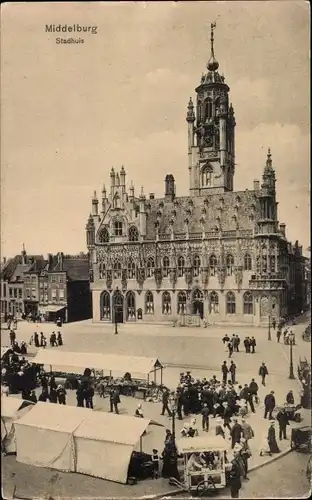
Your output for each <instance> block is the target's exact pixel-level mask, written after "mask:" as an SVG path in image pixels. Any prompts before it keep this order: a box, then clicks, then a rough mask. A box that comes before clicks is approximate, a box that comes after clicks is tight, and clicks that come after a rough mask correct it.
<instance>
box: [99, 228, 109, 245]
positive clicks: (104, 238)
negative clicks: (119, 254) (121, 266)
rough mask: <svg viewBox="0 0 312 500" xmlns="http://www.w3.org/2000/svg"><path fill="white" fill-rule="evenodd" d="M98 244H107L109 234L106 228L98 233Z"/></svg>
mask: <svg viewBox="0 0 312 500" xmlns="http://www.w3.org/2000/svg"><path fill="white" fill-rule="evenodd" d="M98 238H99V242H100V243H108V242H109V232H108V230H107V228H106V227H103V228H102V229H101V230H100V231H99V236H98Z"/></svg>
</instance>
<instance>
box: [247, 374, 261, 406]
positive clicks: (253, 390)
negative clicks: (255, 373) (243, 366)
mask: <svg viewBox="0 0 312 500" xmlns="http://www.w3.org/2000/svg"><path fill="white" fill-rule="evenodd" d="M258 390H259V387H258V384H257V382H256V381H255V379H254V378H252V379H251V382H250V384H249V392H250V394H251V395H252V397H253V396H254V397H255V402H256V403H258V401H259V400H258Z"/></svg>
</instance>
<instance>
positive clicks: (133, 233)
mask: <svg viewBox="0 0 312 500" xmlns="http://www.w3.org/2000/svg"><path fill="white" fill-rule="evenodd" d="M138 239H139V233H138V230H137V228H136V227H135V226H131V227H130V229H129V241H138Z"/></svg>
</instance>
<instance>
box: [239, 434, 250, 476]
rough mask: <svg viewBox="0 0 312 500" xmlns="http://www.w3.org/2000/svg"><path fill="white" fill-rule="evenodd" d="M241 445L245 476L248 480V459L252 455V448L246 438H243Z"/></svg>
mask: <svg viewBox="0 0 312 500" xmlns="http://www.w3.org/2000/svg"><path fill="white" fill-rule="evenodd" d="M241 446H242V448H241V450H240V455H241V457H242V461H243V464H244V474H243V478H244V479H246V480H247V481H249V478H248V477H247V473H248V459H249V458H250V457H251V450H250V447H249V444H248V442H247V441H246V439H245V438H242V439H241Z"/></svg>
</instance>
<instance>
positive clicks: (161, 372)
mask: <svg viewBox="0 0 312 500" xmlns="http://www.w3.org/2000/svg"><path fill="white" fill-rule="evenodd" d="M160 385H163V367H161V368H160Z"/></svg>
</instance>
